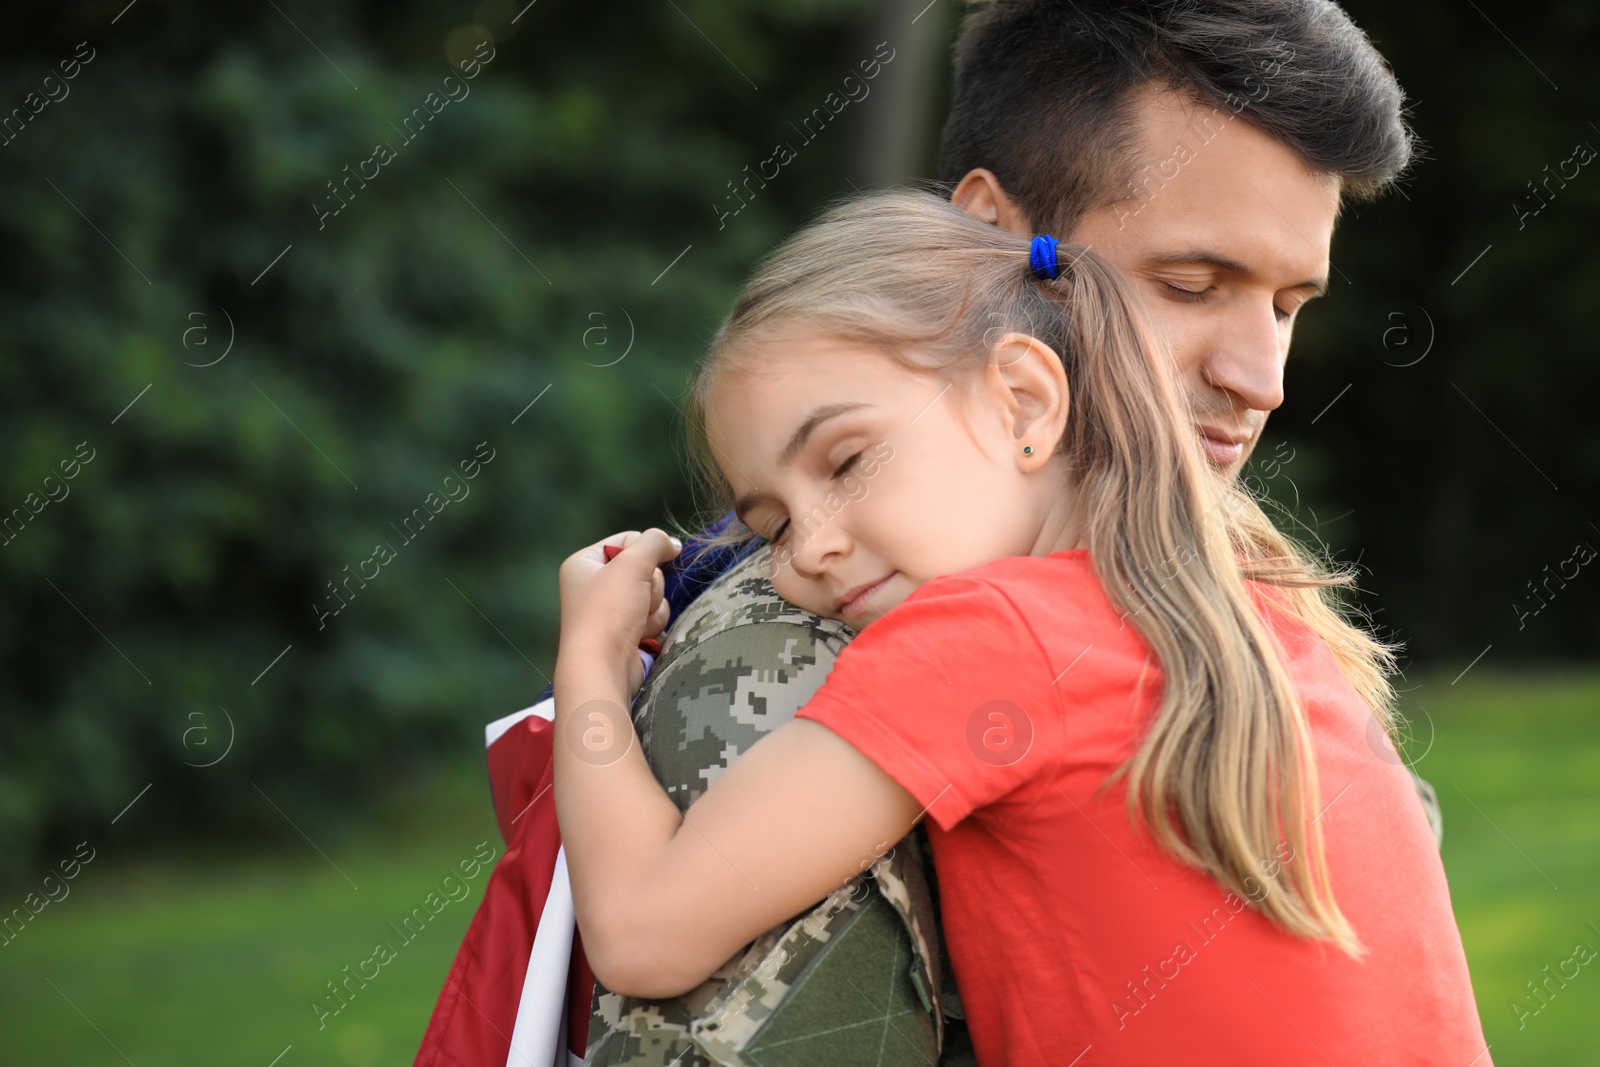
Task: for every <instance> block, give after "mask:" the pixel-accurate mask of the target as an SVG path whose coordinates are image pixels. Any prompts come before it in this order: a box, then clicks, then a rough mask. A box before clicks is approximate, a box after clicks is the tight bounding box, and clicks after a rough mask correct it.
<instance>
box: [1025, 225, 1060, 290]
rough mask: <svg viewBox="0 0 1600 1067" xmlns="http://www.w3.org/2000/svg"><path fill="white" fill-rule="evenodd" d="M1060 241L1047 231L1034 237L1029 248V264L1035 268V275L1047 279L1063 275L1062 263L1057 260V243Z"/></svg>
mask: <svg viewBox="0 0 1600 1067" xmlns="http://www.w3.org/2000/svg"><path fill="white" fill-rule="evenodd" d="M1060 243H1061V242H1060V241H1057V240H1056V239H1055V238H1054V237H1051V236H1050V235H1049V234H1047V233H1041V234H1040V235H1039V236H1037V237H1035V238H1034V239H1033V244H1032V246H1031V247H1029V249H1028V265H1029V266H1031V267H1032V268H1033V274H1034V277H1036V278H1043V279H1045V280H1046V281H1053V280H1055V279H1056V278H1059V277H1061V264H1059V263H1057V262H1056V245H1058V244H1060Z"/></svg>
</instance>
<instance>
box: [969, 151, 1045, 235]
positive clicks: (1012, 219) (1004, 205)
mask: <svg viewBox="0 0 1600 1067" xmlns="http://www.w3.org/2000/svg"><path fill="white" fill-rule="evenodd" d="M950 202H951V203H952V204H954V205H955V206H956V207H958V208H960V209H961V210H962V211H965V212H966V213H967V214H968V215H971V216H972V217H973V218H975V219H977V220H978V221H980V222H987V223H989V225H991V226H998V227H1000V228H1001V229H1002V230H1010V231H1011V232H1012V233H1020V234H1022V235H1023V236H1024V237H1027V236H1030V235H1031V234H1032V233H1033V227H1032V226H1031V225H1030V224H1029V222H1028V219H1027V216H1025V215H1024V214H1023V213H1022V209H1021V208H1019V207H1017V205H1016V204H1015V203H1013V202H1012V200H1011V197H1009V196H1007V195H1006V191H1005V188H1004V187H1003V186H1001V184H1000V179H999V178H996V177H995V176H994V171H992V170H987V169H985V168H983V167H975V168H973V169H972V170H969V171H967V175H966V177H964V178H962V179H961V181H959V182H957V183H956V187H955V191H954V192H952V193H951V194H950Z"/></svg>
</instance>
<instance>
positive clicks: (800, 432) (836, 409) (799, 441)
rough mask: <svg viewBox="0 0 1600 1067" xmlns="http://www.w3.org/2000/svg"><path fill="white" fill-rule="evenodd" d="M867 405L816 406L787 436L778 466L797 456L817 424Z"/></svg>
mask: <svg viewBox="0 0 1600 1067" xmlns="http://www.w3.org/2000/svg"><path fill="white" fill-rule="evenodd" d="M867 406H868V405H867V404H866V403H865V402H862V401H856V402H855V403H838V404H824V405H822V407H820V408H817V409H816V410H815V411H813V412H812V413H811V414H810V415H807V416H806V419H805V421H804V422H802V423H801V424H800V425H799V426H797V427H796V428H795V431H794V434H793V436H791V437H790V438H789V443H788V444H786V445H784V446H783V451H782V452H780V453H779V454H778V466H780V467H784V466H787V465H788V464H789V463H791V462H793V460H794V457H796V456H798V455H799V454H800V450H801V449H802V448H804V447H805V446H806V441H807V440H808V439H809V438H810V437H811V434H812V431H814V430H816V428H817V427H818V426H821V425H822V424H823V423H825V422H827V421H828V420H829V419H831V418H833V417H834V416H835V415H843V414H844V413H845V412H847V411H854V410H855V409H856V408H864V407H867Z"/></svg>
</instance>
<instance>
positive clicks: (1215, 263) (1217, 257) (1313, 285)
mask: <svg viewBox="0 0 1600 1067" xmlns="http://www.w3.org/2000/svg"><path fill="white" fill-rule="evenodd" d="M1149 262H1150V263H1152V264H1154V265H1155V266H1158V267H1181V266H1187V265H1189V264H1192V263H1203V264H1205V265H1206V266H1208V267H1216V268H1218V269H1219V270H1225V271H1227V272H1229V273H1230V274H1237V275H1238V276H1239V277H1241V278H1243V279H1244V280H1245V281H1247V282H1248V281H1255V280H1256V278H1257V277H1258V275H1257V274H1256V272H1255V271H1253V270H1251V269H1250V268H1249V267H1247V266H1245V265H1244V264H1243V263H1240V262H1239V261H1238V260H1236V259H1230V258H1229V257H1228V256H1224V255H1221V254H1220V253H1217V252H1208V251H1206V250H1205V249H1198V248H1197V249H1191V250H1189V251H1186V252H1167V253H1164V254H1162V255H1157V256H1151V257H1150V258H1149ZM1285 288H1287V289H1310V290H1311V296H1312V297H1317V296H1321V295H1322V294H1323V293H1326V292H1327V291H1328V276H1327V275H1323V276H1322V277H1320V278H1307V279H1306V280H1305V281H1303V282H1297V283H1295V284H1294V285H1289V286H1285ZM1307 299H1310V297H1308V298H1307Z"/></svg>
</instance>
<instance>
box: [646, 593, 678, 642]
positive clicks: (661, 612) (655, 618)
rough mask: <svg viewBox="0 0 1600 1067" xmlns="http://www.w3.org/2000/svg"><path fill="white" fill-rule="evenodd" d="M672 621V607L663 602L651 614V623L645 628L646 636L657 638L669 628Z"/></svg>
mask: <svg viewBox="0 0 1600 1067" xmlns="http://www.w3.org/2000/svg"><path fill="white" fill-rule="evenodd" d="M671 619H672V605H671V604H670V603H668V602H667V601H665V600H663V601H662V602H661V603H659V604H657V605H656V610H654V611H652V612H651V613H650V622H649V624H648V625H646V626H645V632H644V635H645V636H646V637H655V636H657V635H658V634H660V633H661V632H662V631H663V630H665V629H666V628H667V623H668V622H670V621H671Z"/></svg>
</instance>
